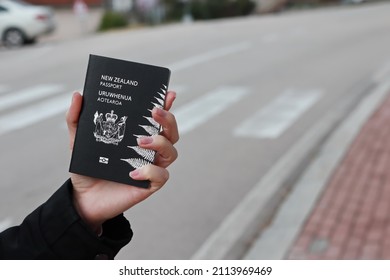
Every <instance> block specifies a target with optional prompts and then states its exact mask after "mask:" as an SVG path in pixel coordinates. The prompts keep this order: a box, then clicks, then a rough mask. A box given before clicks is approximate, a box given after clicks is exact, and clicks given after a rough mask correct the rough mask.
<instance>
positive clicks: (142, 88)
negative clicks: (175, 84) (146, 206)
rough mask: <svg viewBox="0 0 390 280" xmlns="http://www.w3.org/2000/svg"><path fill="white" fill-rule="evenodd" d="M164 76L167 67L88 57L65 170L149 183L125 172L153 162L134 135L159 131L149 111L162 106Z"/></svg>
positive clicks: (166, 78)
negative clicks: (75, 130) (69, 157)
mask: <svg viewBox="0 0 390 280" xmlns="http://www.w3.org/2000/svg"><path fill="white" fill-rule="evenodd" d="M169 77H170V71H169V69H167V68H163V67H158V66H153V65H146V64H141V63H135V62H130V61H125V60H119V59H114V58H108V57H102V56H97V55H90V57H89V62H88V69H87V74H86V78H85V84H84V91H83V96H84V98H83V106H82V110H81V113H80V118H79V123H78V127H77V133H76V138H75V143H74V148H73V153H72V159H71V162H70V168H69V171H70V172H72V173H76V174H81V175H86V176H90V177H95V178H100V179H105V180H110V181H114V182H118V183H124V184H128V185H133V186H138V187H143V188H147V187H149V185H150V182H149V181H138V180H133V179H131V178H130V176H129V172H131V171H132V170H134V169H136V168H139V167H142V166H144V165H146V164H150V163H153V161H154V158H155V152H154V151H152V150H146V149H141V148H140V147H139V146H138V145H137V138H138V137H143V136H151V135H155V134H158V133H159V132H160V125H159V124H158V123H157V122H155V121H154V120H153V118H152V114H151V110H152V109H153V108H154V107H160V108H163V107H164V103H165V95H166V92H167V88H168V82H169Z"/></svg>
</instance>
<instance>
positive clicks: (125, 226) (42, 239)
mask: <svg viewBox="0 0 390 280" xmlns="http://www.w3.org/2000/svg"><path fill="white" fill-rule="evenodd" d="M72 189H73V186H72V183H71V181H70V180H68V181H66V182H65V183H64V185H62V187H61V188H60V189H59V190H58V191H56V192H55V193H54V194H53V195H52V196H51V197H50V198H49V200H48V201H46V202H45V203H44V204H42V205H41V206H39V207H38V208H37V209H36V210H35V211H33V212H32V213H31V214H30V215H28V216H27V217H26V218H25V219H24V221H23V222H22V224H21V225H19V226H15V227H12V228H9V229H7V230H5V231H3V232H2V233H0V259H47V260H48V259H113V258H114V257H115V255H116V254H117V253H118V252H119V250H120V249H121V248H122V247H123V246H125V245H126V244H127V243H129V242H130V240H131V238H132V235H133V232H132V230H131V228H130V224H129V222H128V221H127V219H126V218H125V217H124V216H123V215H119V216H117V217H115V218H113V219H111V220H109V221H107V222H105V223H104V224H103V235H102V236H101V237H97V236H96V234H95V233H94V232H93V231H92V230H91V229H90V228H89V227H88V226H87V225H86V224H85V223H84V222H83V221H82V220H81V218H80V216H79V215H78V213H77V212H76V210H75V208H74V206H73V201H72Z"/></svg>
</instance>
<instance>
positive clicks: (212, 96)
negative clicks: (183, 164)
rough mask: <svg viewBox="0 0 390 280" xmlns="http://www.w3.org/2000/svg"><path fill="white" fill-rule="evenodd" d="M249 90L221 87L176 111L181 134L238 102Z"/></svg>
mask: <svg viewBox="0 0 390 280" xmlns="http://www.w3.org/2000/svg"><path fill="white" fill-rule="evenodd" d="M248 93H249V91H248V89H247V88H243V87H221V88H218V89H216V90H214V91H211V92H210V93H208V94H206V95H205V96H203V97H201V98H199V99H197V100H195V101H194V102H191V103H189V104H188V105H185V106H183V107H180V108H178V109H177V110H175V111H174V114H175V116H176V120H177V123H178V126H179V131H180V135H184V134H185V133H187V132H189V131H191V130H193V129H195V128H196V127H197V126H199V125H201V124H203V123H205V122H206V121H207V120H209V119H210V118H212V117H213V116H215V115H217V114H219V113H220V112H222V111H223V110H225V109H226V108H227V107H229V106H231V105H232V104H233V103H235V102H238V101H239V100H240V99H241V98H243V97H244V96H245V95H246V94H248Z"/></svg>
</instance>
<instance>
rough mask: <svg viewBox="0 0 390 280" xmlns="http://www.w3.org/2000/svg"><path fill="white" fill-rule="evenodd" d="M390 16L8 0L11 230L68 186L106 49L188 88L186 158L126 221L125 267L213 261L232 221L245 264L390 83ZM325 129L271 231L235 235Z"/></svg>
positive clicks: (1, 70)
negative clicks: (269, 185) (293, 154)
mask: <svg viewBox="0 0 390 280" xmlns="http://www.w3.org/2000/svg"><path fill="white" fill-rule="evenodd" d="M27 2H28V3H27ZM389 15H390V1H375V0H365V1H363V0H343V1H333V0H75V1H73V0H28V1H27V0H26V2H20V1H12V0H0V34H1V38H2V42H1V45H0V150H1V159H0V177H1V183H0V192H1V194H0V231H1V230H3V229H5V228H7V227H9V226H11V225H15V224H18V223H20V222H21V221H22V219H23V218H24V217H25V216H26V215H27V214H28V213H29V212H31V211H32V210H34V209H35V208H36V207H37V206H38V205H39V204H40V203H42V202H43V201H45V200H46V199H47V198H48V197H49V196H50V195H51V194H52V193H53V192H54V191H55V190H56V189H57V188H58V187H59V186H60V185H61V184H62V183H63V182H64V181H65V180H66V179H67V178H68V176H69V175H68V172H67V170H68V166H69V159H70V153H69V148H68V146H69V143H68V135H67V129H66V124H65V111H66V109H67V108H68V106H69V104H70V100H71V95H72V93H73V91H75V90H82V88H83V83H84V78H85V71H86V67H87V62H88V55H89V54H90V53H92V54H98V55H103V56H111V57H115V58H120V59H126V60H132V61H137V62H143V63H149V64H156V65H161V66H165V67H168V68H170V69H171V70H172V75H171V84H170V89H172V90H175V91H177V100H176V102H175V104H174V107H173V109H172V110H173V112H174V113H175V114H176V117H177V121H178V124H179V131H180V133H181V139H180V141H179V143H178V144H177V149H178V151H179V159H178V160H177V161H176V162H175V163H174V164H173V165H172V166H171V167H170V168H169V170H170V175H171V178H170V180H169V182H168V183H167V185H166V186H165V187H164V189H163V190H161V191H160V192H159V193H158V194H156V195H154V196H153V197H151V198H150V199H149V200H147V201H145V202H144V203H142V204H140V205H138V206H136V207H134V208H133V209H130V210H129V211H128V212H126V216H127V217H128V218H129V220H130V221H131V224H132V227H133V230H134V232H135V235H134V238H133V241H132V242H131V243H130V244H129V245H128V246H127V247H125V248H124V249H123V250H122V251H121V252H120V254H119V256H118V258H120V259H190V258H193V257H194V256H195V257H201V258H208V255H207V254H206V255H205V254H203V255H202V254H200V253H199V250H201V248H205V247H204V246H206V245H205V244H206V243H207V244H209V243H208V242H211V241H210V240H211V239H213V238H214V239H213V240H214V242H216V240H217V241H218V239H219V238H222V237H225V236H221V235H218V234H221V232H220V231H218V229H220V227H221V225H223V224H226V223H228V222H229V223H230V224H231V225H232V231H235V230H237V231H243V232H245V233H247V235H245V236H244V235H242V239H241V240H240V242H241V243H239V244H229V242H227V243H226V244H222V245H221V244H220V245H219V246H222V247H224V248H228V247H230V246H231V247H232V250H231V251H232V252H233V253H232V255H230V257H233V258H242V257H243V256H244V255H245V252H246V251H247V250H248V249H249V248H250V247H251V244H252V242H253V240H254V238H255V237H256V236H258V235H261V231H262V230H263V229H264V228H265V227H266V225H267V223H269V222H270V221H272V217H273V214H274V213H275V211H276V209H277V208H278V206H279V205H281V204H282V203H283V200H284V198H285V197H286V195H287V194H288V193H289V192H290V191H291V190H292V189H293V185H294V184H293V182H294V181H295V179H296V177H297V176H298V175H297V174H299V173H301V172H302V171H303V170H304V169H305V167H306V166H307V164H308V160H309V159H310V158H311V157H313V153H315V151H316V149H318V146H319V145H320V143H322V141H323V140H324V138H325V137H326V136H327V134H329V133H330V132H331V131H332V130H333V129H334V128H335V127H336V126H337V124H338V123H340V122H342V120H343V119H345V118H346V116H347V115H348V114H349V112H350V111H351V110H352V109H353V108H354V107H355V105H356V104H358V102H359V101H360V100H362V98H364V97H365V96H367V95H369V93H370V90H371V89H372V88H373V87H375V86H376V85H378V84H379V83H381V82H383V79H385V78H386V77H388V75H387V74H388V73H389V72H390V53H389V49H390V17H389ZM378 77H379V78H378ZM341 104H342V105H343V106H341ZM329 115H332V116H334V120H333V122H331V123H329V125H328V126H327V128H326V129H323V128H321V126H320V124H321V123H323V117H324V116H329ZM317 129H323V130H322V132H321V133H322V134H321V135H323V136H322V137H319V138H318V139H317V141H316V142H315V143H312V144H310V145H308V147H307V150H305V151H304V155H303V156H302V157H297V161H296V164H294V165H292V166H288V167H286V168H289V169H291V170H290V173H289V174H290V176H289V177H288V180H287V179H286V182H288V184H287V183H286V184H284V187H283V190H280V192H279V193H278V195H277V199H276V200H275V201H274V203H273V204H272V205H270V206H269V209H268V211H267V213H264V214H266V218H265V219H264V218H263V221H264V220H266V221H267V223H260V221H257V219H254V220H251V221H250V225H251V227H250V228H241V227H240V228H234V219H233V216H232V215H231V213H232V211H234V210H235V209H237V207H241V209H245V205H243V203H246V201H247V200H246V199H245V198H246V197H247V196H248V195H250V192H251V190H253V188H254V187H255V186H258V183H259V182H260V181H261V180H262V179H263V178H265V177H266V176H267V174H270V172H275V169H274V168H275V167H276V166H277V163H278V162H279V161H280V160H281V159H283V158H284V156H285V155H286V154H288V153H289V151H291V149H292V148H293V147H294V145H295V144H296V143H298V142H299V141H301V139H302V138H303V137H304V136H305V135H306V134H307V133H310V132H313V131H316V130H317ZM276 177H278V176H276ZM276 179H278V178H274V180H276ZM266 195H267V194H266V190H264V196H266ZM261 197H262V195H261V190H260V198H261ZM255 199H258V198H255ZM260 203H264V202H261V201H260V199H259V204H260ZM242 207H244V208H242ZM248 211H252V210H248ZM249 214H251V213H248V215H249ZM242 218H245V216H243V217H236V219H242ZM238 224H239V223H237V225H238ZM237 227H239V226H237ZM217 232H219V233H218V234H217ZM230 233H231V232H225V233H224V234H223V235H225V234H226V235H229V234H230ZM210 238H211V239H210ZM233 245H234V246H233ZM230 253H231V252H230Z"/></svg>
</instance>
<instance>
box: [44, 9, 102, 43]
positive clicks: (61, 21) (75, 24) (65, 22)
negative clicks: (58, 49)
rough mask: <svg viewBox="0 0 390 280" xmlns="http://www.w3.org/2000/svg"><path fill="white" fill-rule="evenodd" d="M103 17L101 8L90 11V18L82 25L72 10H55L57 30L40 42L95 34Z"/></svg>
mask: <svg viewBox="0 0 390 280" xmlns="http://www.w3.org/2000/svg"><path fill="white" fill-rule="evenodd" d="M102 16H103V10H102V9H101V8H93V9H90V10H89V13H88V17H87V18H86V20H85V22H84V23H82V22H81V21H80V20H79V19H78V18H77V17H76V15H75V14H74V13H73V11H72V9H70V8H69V9H55V10H54V18H55V21H56V30H55V31H54V32H53V33H52V34H50V35H47V36H43V37H41V38H39V41H40V42H59V41H65V40H71V39H76V38H81V37H84V36H88V35H91V34H94V33H95V32H96V30H97V28H98V26H99V24H100V20H101V17H102Z"/></svg>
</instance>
